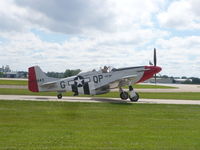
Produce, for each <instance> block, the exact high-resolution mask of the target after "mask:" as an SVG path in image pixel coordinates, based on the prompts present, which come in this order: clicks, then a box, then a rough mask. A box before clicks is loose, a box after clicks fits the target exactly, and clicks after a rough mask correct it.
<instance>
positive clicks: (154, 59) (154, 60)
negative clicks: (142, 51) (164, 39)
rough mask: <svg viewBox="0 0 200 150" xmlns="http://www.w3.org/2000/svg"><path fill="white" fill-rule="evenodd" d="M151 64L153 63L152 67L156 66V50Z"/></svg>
mask: <svg viewBox="0 0 200 150" xmlns="http://www.w3.org/2000/svg"><path fill="white" fill-rule="evenodd" d="M153 62H154V66H156V65H157V56H156V48H154V55H153Z"/></svg>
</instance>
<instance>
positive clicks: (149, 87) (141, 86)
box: [125, 84, 177, 89]
mask: <svg viewBox="0 0 200 150" xmlns="http://www.w3.org/2000/svg"><path fill="white" fill-rule="evenodd" d="M133 86H134V88H136V89H177V87H173V86H164V85H148V84H135V85H133ZM125 88H128V86H125Z"/></svg>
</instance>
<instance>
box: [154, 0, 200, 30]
mask: <svg viewBox="0 0 200 150" xmlns="http://www.w3.org/2000/svg"><path fill="white" fill-rule="evenodd" d="M199 5H200V1H199V0H179V1H174V2H172V3H170V4H169V7H168V8H167V10H166V11H163V12H161V13H159V14H158V16H157V18H158V21H159V23H160V25H161V26H163V27H167V28H175V29H179V30H186V29H187V30H195V29H197V30H199V29H200V22H199V20H200V11H199V7H198V6H199Z"/></svg>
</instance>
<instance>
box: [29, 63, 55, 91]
mask: <svg viewBox="0 0 200 150" xmlns="http://www.w3.org/2000/svg"><path fill="white" fill-rule="evenodd" d="M56 80H57V79H54V78H50V77H48V76H46V74H45V73H44V72H43V71H42V70H41V69H40V67H39V66H33V67H30V68H28V88H29V90H30V91H32V92H39V91H41V90H42V89H41V85H42V84H44V83H46V82H50V81H56Z"/></svg>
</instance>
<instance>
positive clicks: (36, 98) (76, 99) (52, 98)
mask: <svg viewBox="0 0 200 150" xmlns="http://www.w3.org/2000/svg"><path fill="white" fill-rule="evenodd" d="M0 100H25V101H62V102H94V103H95V102H109V103H152V104H191V105H200V100H169V99H140V100H139V101H138V102H130V101H129V100H121V99H120V98H94V97H63V98H62V99H57V98H56V97H55V96H29V95H0Z"/></svg>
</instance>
